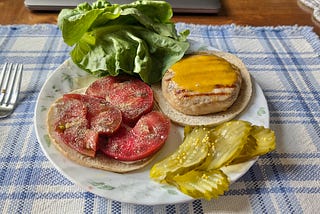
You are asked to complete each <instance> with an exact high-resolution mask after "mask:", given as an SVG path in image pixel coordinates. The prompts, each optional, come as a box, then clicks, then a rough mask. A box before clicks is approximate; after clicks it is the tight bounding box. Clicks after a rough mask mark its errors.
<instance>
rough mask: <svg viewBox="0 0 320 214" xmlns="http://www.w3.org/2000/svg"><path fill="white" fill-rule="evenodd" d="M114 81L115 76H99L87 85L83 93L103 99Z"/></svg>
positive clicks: (115, 79)
mask: <svg viewBox="0 0 320 214" xmlns="http://www.w3.org/2000/svg"><path fill="white" fill-rule="evenodd" d="M116 81H117V78H116V77H113V76H105V77H101V78H99V79H97V80H96V81H94V82H93V83H91V84H90V85H89V87H88V88H87V89H86V92H85V94H87V95H90V96H95V97H99V98H102V99H105V98H106V94H107V92H108V91H109V90H110V88H111V87H112V85H113V84H114V82H116Z"/></svg>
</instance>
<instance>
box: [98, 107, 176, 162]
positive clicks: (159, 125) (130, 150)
mask: <svg viewBox="0 0 320 214" xmlns="http://www.w3.org/2000/svg"><path fill="white" fill-rule="evenodd" d="M169 130H170V120H169V119H168V118H167V117H166V116H164V115H163V114H162V113H160V112H156V111H152V112H150V113H148V114H146V115H144V116H142V117H141V119H140V120H139V121H138V122H137V124H136V125H135V126H134V128H128V127H125V126H121V128H120V129H119V130H118V131H117V132H116V133H115V134H114V135H112V136H111V137H109V139H108V142H107V143H106V144H104V145H101V144H100V149H101V151H102V152H104V153H105V154H106V155H108V156H110V157H112V158H114V159H117V160H121V161H137V160H141V159H144V158H146V157H148V156H150V155H152V154H154V153H155V152H157V151H158V150H159V149H160V148H161V147H162V146H163V145H164V143H165V141H166V140H167V138H168V135H169Z"/></svg>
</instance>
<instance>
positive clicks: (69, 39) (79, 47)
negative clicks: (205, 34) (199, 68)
mask: <svg viewBox="0 0 320 214" xmlns="http://www.w3.org/2000/svg"><path fill="white" fill-rule="evenodd" d="M171 17H172V9H171V6H170V5H169V4H168V3H167V2H165V1H151V0H141V1H136V2H133V3H131V4H123V5H117V4H110V3H109V2H107V1H105V0H98V1H97V2H95V3H93V4H92V5H89V4H88V3H83V4H80V5H78V7H77V8H75V9H63V10H62V11H61V12H60V14H59V16H58V26H59V28H60V29H61V31H62V36H63V39H64V41H65V43H66V44H68V45H69V46H73V50H72V51H71V53H70V54H71V58H72V60H73V61H74V63H75V64H77V65H78V66H79V67H80V68H82V69H84V70H86V71H87V72H89V73H91V74H94V75H97V76H105V75H113V76H116V75H118V74H120V73H122V72H124V73H127V74H130V75H138V76H140V78H141V79H142V80H143V81H145V82H146V83H149V84H151V83H155V82H158V81H160V80H161V78H162V76H163V74H164V72H165V71H166V70H167V69H168V68H169V67H171V66H172V65H173V64H174V63H175V62H177V61H178V60H180V59H181V58H182V57H183V55H184V53H185V52H186V50H187V49H188V48H189V43H188V42H187V36H188V35H189V31H188V30H185V31H183V32H180V33H179V34H178V33H177V31H176V29H175V25H174V23H173V22H171V21H170V19H171Z"/></svg>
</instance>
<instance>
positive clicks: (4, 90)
mask: <svg viewBox="0 0 320 214" xmlns="http://www.w3.org/2000/svg"><path fill="white" fill-rule="evenodd" d="M8 67H9V68H8ZM11 68H12V63H10V64H8V63H6V64H5V65H4V66H3V69H2V72H1V77H0V79H1V84H0V89H1V95H0V104H2V103H3V101H4V98H5V97H6V95H7V88H8V87H7V86H8V82H9V79H10V78H9V76H10V73H11ZM8 70H9V72H7V71H8Z"/></svg>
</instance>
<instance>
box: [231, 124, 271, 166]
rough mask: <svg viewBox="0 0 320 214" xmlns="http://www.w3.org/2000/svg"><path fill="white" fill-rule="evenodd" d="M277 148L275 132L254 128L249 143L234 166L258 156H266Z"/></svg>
mask: <svg viewBox="0 0 320 214" xmlns="http://www.w3.org/2000/svg"><path fill="white" fill-rule="evenodd" d="M275 147H276V137H275V134H274V131H272V130H271V129H268V128H265V127H263V126H255V125H254V126H252V128H251V130H250V133H249V136H248V140H247V143H246V144H245V146H244V147H243V149H242V150H241V152H240V154H239V155H238V156H237V157H236V158H235V159H234V160H233V161H232V164H236V163H241V162H245V161H248V160H250V159H252V158H254V157H256V156H260V155H264V154H266V153H268V152H270V151H272V150H274V149H275Z"/></svg>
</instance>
